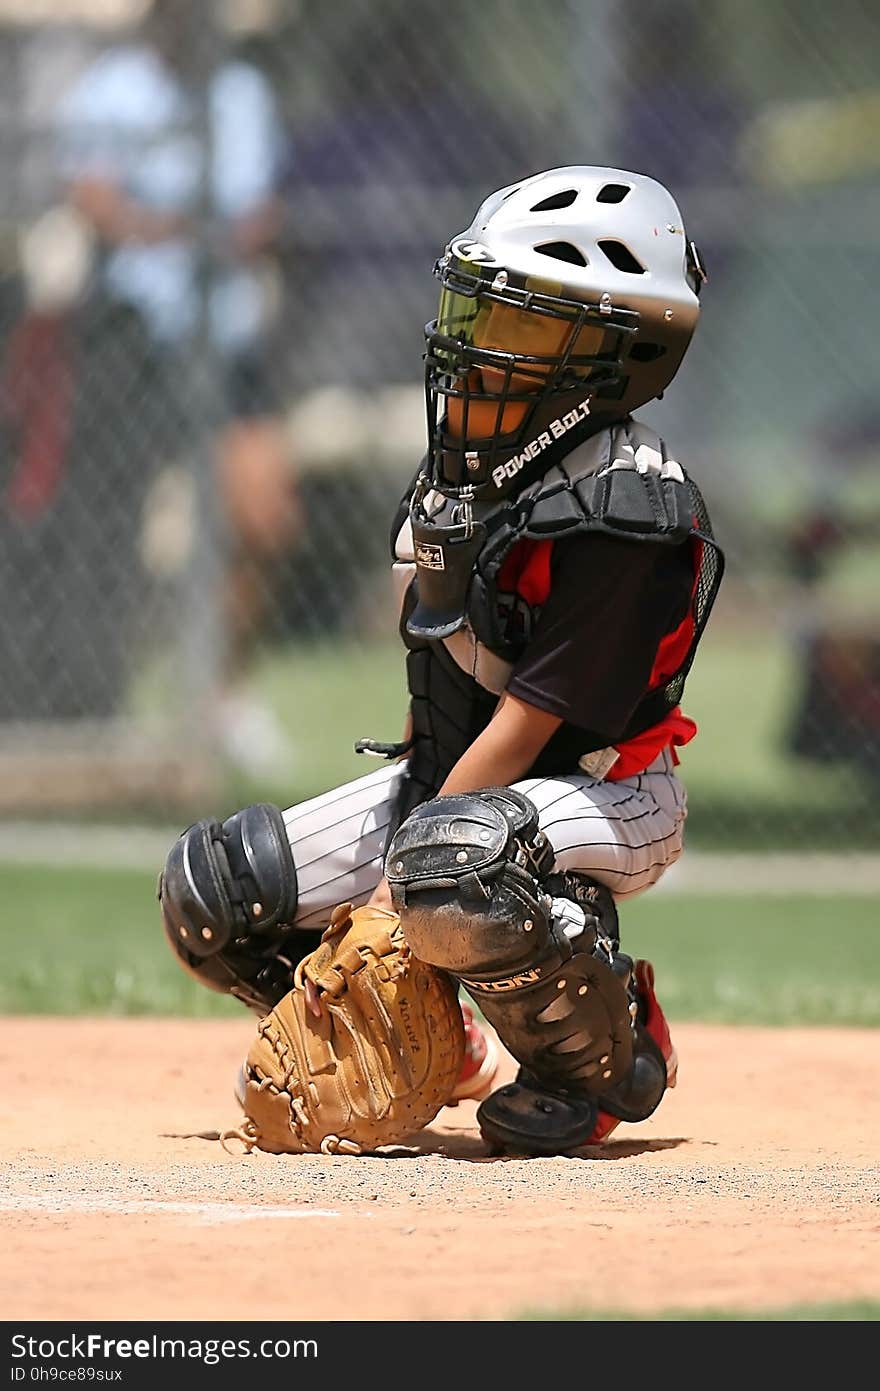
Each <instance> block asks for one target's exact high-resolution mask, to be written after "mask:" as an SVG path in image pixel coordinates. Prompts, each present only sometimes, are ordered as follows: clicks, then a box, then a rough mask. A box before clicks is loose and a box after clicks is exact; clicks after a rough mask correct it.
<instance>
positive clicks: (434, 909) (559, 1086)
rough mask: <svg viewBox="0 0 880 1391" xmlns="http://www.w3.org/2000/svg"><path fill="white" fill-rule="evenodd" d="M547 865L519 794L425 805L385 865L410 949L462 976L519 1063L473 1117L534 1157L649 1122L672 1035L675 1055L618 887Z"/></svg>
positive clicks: (496, 791)
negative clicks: (616, 894)
mask: <svg viewBox="0 0 880 1391" xmlns="http://www.w3.org/2000/svg"><path fill="white" fill-rule="evenodd" d="M552 866H553V851H552V848H551V847H550V845H549V843H548V842H547V840H546V837H545V836H544V835H543V834H542V833H541V832H540V831H539V829H538V821H537V813H536V811H535V808H534V806H533V805H532V803H531V802H529V801H528V799H527V798H526V797H523V796H522V795H521V794H520V793H518V792H515V791H513V790H512V789H510V788H485V789H482V790H481V791H479V792H474V793H468V794H462V795H459V796H452V797H437V798H434V800H433V801H431V802H426V803H425V804H424V805H423V806H421V807H419V808H417V809H416V811H414V812H413V813H412V814H411V816H410V817H409V818H408V819H407V820H406V821H405V822H404V823H403V824H402V825H401V827H400V828H399V829H398V831H397V832H396V834H395V836H394V837H393V839H392V841H391V843H390V845H389V848H388V854H387V857H386V865H385V872H386V875H387V878H388V882H389V884H390V886H391V893H392V898H393V901H394V905H395V907H396V908H397V911H398V912H399V913H400V917H401V925H402V927H403V930H404V933H405V935H406V938H407V941H408V942H409V944H410V946H411V947H412V950H413V951H414V952H415V953H416V955H417V956H419V957H420V958H421V959H422V960H424V961H428V962H430V963H431V964H433V965H435V966H438V967H440V968H441V969H443V970H446V971H448V972H450V974H453V975H454V976H456V977H457V978H458V979H459V980H460V981H461V982H462V984H463V985H464V986H465V987H466V988H467V990H468V991H469V992H470V993H471V994H472V995H473V996H474V998H475V999H476V1000H477V1001H478V1002H479V1005H480V1008H481V1009H482V1011H483V1014H484V1015H485V1016H486V1018H487V1019H488V1020H489V1022H490V1023H491V1024H493V1025H494V1027H495V1029H496V1030H497V1032H498V1035H499V1037H500V1038H501V1040H502V1042H503V1043H504V1044H505V1046H506V1047H507V1049H508V1050H509V1052H510V1053H512V1054H513V1056H514V1057H515V1058H516V1059H517V1061H518V1062H519V1063H520V1064H521V1068H520V1073H519V1075H518V1078H517V1081H516V1082H515V1083H512V1084H511V1085H510V1086H508V1087H503V1088H501V1089H500V1090H499V1091H497V1092H495V1093H494V1094H493V1095H492V1096H490V1097H489V1098H488V1100H487V1101H484V1102H483V1104H482V1105H481V1107H480V1109H479V1111H478V1113H477V1115H478V1120H479V1123H480V1128H481V1130H482V1132H483V1135H484V1136H485V1138H486V1139H487V1140H488V1141H489V1143H490V1144H491V1145H493V1146H494V1147H496V1148H500V1149H513V1150H516V1151H517V1152H520V1153H529V1154H560V1153H565V1152H566V1151H568V1150H571V1149H576V1148H578V1147H579V1146H581V1145H584V1144H588V1143H595V1142H596V1141H597V1140H599V1139H602V1138H604V1136H605V1135H606V1134H608V1133H609V1132H610V1130H611V1129H613V1126H614V1125H615V1124H616V1123H617V1121H619V1120H625V1121H638V1120H644V1119H645V1118H646V1117H647V1116H649V1115H650V1114H651V1113H652V1112H653V1111H654V1109H655V1108H656V1107H657V1105H658V1104H659V1102H660V1100H661V1098H662V1096H663V1093H664V1091H665V1089H666V1086H667V1085H668V1076H667V1065H666V1056H665V1053H666V1049H665V1048H664V1046H663V1042H662V1041H658V1037H662V1034H663V1031H665V1043H666V1045H668V1050H669V1055H670V1056H671V1045H669V1039H668V1030H666V1028H665V1020H663V1017H662V1013H661V1012H660V1010H659V1006H658V1005H657V1004H656V997H655V996H654V994H653V976H652V973H651V971H650V967H649V966H648V964H647V963H644V962H639V963H638V964H637V965H634V963H633V961H632V959H631V958H630V957H628V956H626V955H624V954H623V953H622V952H620V950H619V938H618V932H617V914H616V910H615V907H614V901H613V899H612V897H611V895H610V893H609V892H608V890H607V889H604V888H603V887H602V886H600V885H598V884H595V883H592V882H591V881H589V880H587V879H584V878H582V877H578V876H573V875H562V874H553V873H552ZM640 975H641V977H642V979H641V980H640V979H639V976H640ZM649 1016H650V1017H649ZM661 1022H662V1030H661V1027H660V1024H661Z"/></svg>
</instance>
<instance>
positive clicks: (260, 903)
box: [158, 803, 317, 1015]
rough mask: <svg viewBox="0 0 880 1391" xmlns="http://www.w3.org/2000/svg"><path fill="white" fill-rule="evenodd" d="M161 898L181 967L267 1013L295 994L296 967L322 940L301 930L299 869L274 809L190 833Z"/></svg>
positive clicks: (170, 866)
mask: <svg viewBox="0 0 880 1391" xmlns="http://www.w3.org/2000/svg"><path fill="white" fill-rule="evenodd" d="M158 898H159V902H160V904H161V908H162V919H163V923H164V926H165V933H166V935H167V937H168V941H169V943H170V945H171V948H172V950H173V951H174V953H175V955H176V956H177V958H178V960H179V961H180V963H181V965H182V966H183V967H184V968H185V969H186V970H187V971H189V972H190V973H191V974H192V975H194V976H195V977H196V979H197V980H199V981H201V982H202V984H203V985H206V986H208V988H209V989H211V990H217V991H221V992H223V993H224V994H229V995H234V996H235V997H236V998H237V999H239V1000H241V1001H242V1003H243V1004H246V1005H248V1006H249V1008H251V1009H253V1010H255V1011H256V1012H257V1013H258V1014H260V1015H265V1014H267V1013H268V1012H269V1010H271V1009H272V1007H273V1005H275V1004H276V1003H277V1002H278V1000H280V999H281V998H282V996H284V995H285V994H286V993H287V991H288V990H290V988H291V986H292V985H293V972H294V967H295V966H296V963H297V962H298V960H299V959H300V957H302V956H303V954H304V953H305V952H307V951H309V950H311V948H312V947H313V946H314V945H315V942H316V941H317V936H316V935H315V934H312V935H309V934H307V933H302V932H300V931H298V930H297V929H295V928H294V927H293V919H294V915H295V913H296V905H297V879H296V867H295V865H294V862H293V856H292V854H291V851H290V846H289V844H288V841H287V833H286V831H285V827H284V819H283V817H282V815H281V812H280V810H279V809H278V807H275V806H272V805H271V804H270V803H260V804H258V805H256V806H251V807H245V808H244V810H243V811H239V812H236V813H235V815H234V816H230V817H229V818H228V819H227V820H226V821H224V822H223V823H222V824H221V823H220V822H219V821H210V820H207V821H199V822H197V823H196V824H195V825H193V826H190V827H188V829H187V830H185V831H184V832H183V834H182V835H181V836H179V837H178V839H177V840H176V841H175V843H174V845H173V846H172V847H171V850H170V852H169V854H168V858H167V860H166V862H165V867H164V869H163V870H162V872H161V874H160V875H159V884H158Z"/></svg>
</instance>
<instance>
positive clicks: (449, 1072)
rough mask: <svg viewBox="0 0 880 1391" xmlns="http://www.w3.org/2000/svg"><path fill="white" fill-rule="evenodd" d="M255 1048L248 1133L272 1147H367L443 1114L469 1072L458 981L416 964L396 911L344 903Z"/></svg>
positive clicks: (249, 1069)
mask: <svg viewBox="0 0 880 1391" xmlns="http://www.w3.org/2000/svg"><path fill="white" fill-rule="evenodd" d="M294 982H295V984H294V988H293V989H292V990H291V991H290V992H289V993H288V994H287V995H285V996H284V999H283V1000H281V1001H279V1003H278V1004H277V1005H276V1006H275V1008H274V1009H273V1010H272V1012H271V1014H269V1015H268V1016H267V1017H266V1018H265V1019H263V1020H262V1021H261V1023H260V1025H259V1028H258V1030H257V1037H256V1039H255V1040H254V1042H253V1044H252V1045H251V1048H250V1051H249V1052H248V1055H247V1061H246V1062H245V1066H244V1072H243V1078H242V1081H243V1089H242V1092H241V1094H240V1100H241V1102H242V1105H243V1107H244V1110H245V1113H246V1117H247V1119H246V1120H245V1122H244V1125H243V1127H242V1130H241V1132H239V1134H240V1137H241V1138H242V1139H243V1140H244V1141H245V1142H246V1143H247V1144H249V1146H251V1147H254V1146H256V1147H258V1148H259V1149H263V1150H269V1151H270V1152H271V1153H273V1154H283V1153H287V1152H291V1153H296V1154H299V1153H314V1152H316V1151H321V1152H322V1153H324V1154H335V1153H344V1154H361V1153H363V1152H366V1151H370V1150H375V1149H377V1148H378V1147H379V1146H380V1145H389V1144H396V1143H397V1142H398V1141H400V1140H402V1139H403V1138H404V1136H406V1135H410V1134H412V1133H413V1132H414V1131H416V1130H420V1129H421V1128H422V1126H425V1125H427V1124H428V1123H429V1121H432V1120H433V1119H434V1117H435V1116H436V1114H437V1112H438V1111H439V1110H440V1108H441V1107H442V1106H444V1105H445V1104H446V1102H447V1101H448V1100H449V1098H450V1096H451V1094H452V1090H453V1088H454V1086H455V1083H456V1081H457V1080H458V1075H459V1072H460V1071H461V1065H462V1059H463V1054H464V1026H463V1023H462V1017H461V1009H460V1007H459V1004H458V998H457V989H456V987H455V985H454V984H453V983H452V982H451V980H450V979H449V977H448V976H446V975H444V974H443V973H442V972H440V971H438V970H436V969H435V968H434V967H433V966H428V965H426V964H425V963H424V962H421V961H418V960H416V959H415V958H414V957H413V956H412V954H411V952H410V950H409V947H408V946H407V945H406V943H405V941H404V938H403V933H402V931H401V928H400V920H399V918H398V916H397V914H396V913H392V912H387V911H385V910H384V909H382V908H370V907H365V908H355V909H352V907H351V904H348V903H345V904H341V905H340V907H338V908H337V909H336V910H335V911H334V913H333V916H332V918H331V920H330V926H329V927H328V928H327V931H326V932H325V933H324V936H323V937H322V938H321V944H320V946H319V947H318V948H317V950H316V951H314V952H312V954H311V955H310V956H307V957H306V958H305V960H303V961H302V962H300V964H299V966H298V967H297V969H296V973H295V975H294Z"/></svg>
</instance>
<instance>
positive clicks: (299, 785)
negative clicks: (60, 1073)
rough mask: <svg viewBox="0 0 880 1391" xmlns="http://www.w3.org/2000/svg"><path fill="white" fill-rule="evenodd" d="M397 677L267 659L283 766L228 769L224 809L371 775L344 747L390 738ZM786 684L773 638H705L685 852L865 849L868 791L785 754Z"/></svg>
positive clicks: (787, 664)
mask: <svg viewBox="0 0 880 1391" xmlns="http://www.w3.org/2000/svg"><path fill="white" fill-rule="evenodd" d="M404 679H405V678H404V666H403V654H402V649H401V647H400V645H399V644H398V643H397V642H395V641H389V642H379V643H377V644H375V645H372V646H370V647H369V648H367V647H366V646H362V645H354V644H352V643H339V642H327V643H303V644H300V645H298V646H296V647H291V648H288V649H279V650H277V651H276V652H274V653H273V654H271V655H269V656H267V657H266V658H265V659H264V661H263V662H262V663H261V665H260V667H259V671H258V685H259V687H260V688H261V690H262V691H263V693H264V694H265V696H266V698H267V699H268V701H269V702H270V704H271V705H272V706H273V708H274V709H275V710H276V711H277V712H278V715H279V717H280V719H281V720H282V722H283V723H284V724H285V726H286V728H287V730H288V732H289V734H290V737H291V740H292V742H293V744H294V746H295V750H296V754H295V760H294V765H293V766H292V767H291V768H289V769H279V775H278V778H277V779H269V780H268V781H266V780H259V781H258V780H254V779H247V778H244V777H241V776H236V775H234V774H230V775H229V777H228V780H227V786H226V788H225V791H224V797H223V801H224V805H225V806H228V807H229V808H233V807H236V806H240V805H244V804H245V803H247V802H249V801H257V800H264V799H265V800H267V801H276V802H279V803H281V804H282V805H285V806H288V805H290V804H292V803H293V802H295V801H300V800H302V799H303V798H305V797H310V796H314V795H316V794H317V793H319V792H323V791H325V790H326V789H327V788H329V787H334V786H337V785H338V784H340V783H343V782H346V781H348V780H349V779H351V778H357V777H360V776H361V775H363V774H364V773H369V772H372V771H373V769H374V768H375V767H376V766H377V765H376V764H375V762H374V761H373V760H372V759H369V758H365V757H363V756H359V755H357V754H355V753H354V749H353V745H354V742H355V740H356V739H358V738H360V737H361V736H363V735H370V736H372V737H374V738H378V739H385V740H393V739H396V738H398V737H399V732H400V729H401V727H402V724H403V718H404V712H405V709H406V692H405V685H404ZM794 680H795V672H794V667H793V661H792V656H791V653H790V650H789V648H788V646H787V645H786V644H785V643H784V642H783V641H781V639H780V638H779V637H778V636H774V635H772V634H768V633H766V632H765V633H763V634H761V633H758V634H754V635H739V634H736V633H734V632H732V631H730V630H729V629H728V630H724V629H722V630H721V632H720V633H718V634H716V633H714V632H712V631H710V632H709V633H708V634H707V636H706V638H705V640H704V643H703V647H702V648H701V650H700V653H699V656H698V659H697V662H696V663H695V666H694V670H693V672H692V673H691V676H690V677H689V679H688V686H687V692H686V697H685V700H684V709H685V711H686V712H687V713H688V714H690V715H691V716H692V717H693V718H694V719H695V720H696V721H697V723H698V724H699V726H700V734H699V735H698V737H697V739H695V740H694V741H693V743H692V744H690V745H688V747H687V748H685V749H683V750H682V763H681V774H682V777H683V778H684V780H685V782H686V784H687V787H688V793H689V799H690V809H691V815H690V821H689V826H688V838H689V843H690V844H691V845H693V846H698V847H705V848H712V849H732V848H737V847H738V848H756V849H763V848H766V847H767V846H768V845H774V846H779V847H781V846H786V847H789V848H803V847H818V846H823V847H828V848H830V847H833V846H835V845H838V846H845V847H847V848H856V847H861V848H863V849H874V848H876V846H877V844H878V841H880V797H878V796H877V792H876V789H873V790H872V789H871V787H870V785H869V784H868V783H867V781H866V779H864V778H862V777H861V775H860V773H859V771H858V770H857V769H853V768H851V767H848V766H847V765H844V764H830V763H829V764H824V765H823V764H815V763H813V762H811V761H805V760H803V759H799V758H795V757H793V756H791V755H790V754H789V753H788V752H787V751H786V749H785V746H784V745H785V727H786V721H787V719H788V716H789V711H790V706H791V702H792V699H793V689H794V686H793V683H794ZM196 813H197V814H198V815H202V814H204V812H203V809H196Z"/></svg>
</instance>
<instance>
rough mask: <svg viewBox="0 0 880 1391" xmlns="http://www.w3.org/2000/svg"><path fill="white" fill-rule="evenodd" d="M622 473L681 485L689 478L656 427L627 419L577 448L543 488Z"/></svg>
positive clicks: (604, 429) (590, 438) (568, 484)
mask: <svg viewBox="0 0 880 1391" xmlns="http://www.w3.org/2000/svg"><path fill="white" fill-rule="evenodd" d="M621 471H622V472H630V473H634V474H640V475H642V476H644V477H654V478H659V479H664V480H669V481H672V482H682V483H683V482H685V481H686V479H687V477H688V475H687V473H686V471H685V468H684V466H683V464H682V463H681V462H680V459H679V457H678V455H677V453H676V452H675V451H674V450H673V449H672V448H671V447H670V445H669V443H668V442H667V440H666V439H665V438H664V437H663V436H662V435H660V434H659V433H658V432H657V431H656V430H655V429H654V428H653V426H651V425H648V424H647V423H646V422H645V421H643V420H637V419H635V417H634V416H626V417H625V418H624V419H623V420H615V421H612V422H610V423H609V424H608V425H605V426H604V427H603V428H602V429H601V430H597V431H596V433H595V434H593V435H590V436H589V438H588V439H586V440H584V441H583V442H582V443H581V444H579V445H577V446H576V447H575V448H574V449H573V450H572V451H571V453H570V454H568V455H567V456H566V457H565V459H563V460H562V462H561V464H559V465H558V466H557V467H556V468H555V469H551V470H550V471H549V472H548V473H547V474H546V475H545V477H544V487H545V488H546V487H548V486H549V487H553V486H554V485H555V484H564V485H565V486H567V487H571V486H573V485H575V484H577V483H578V482H580V481H581V480H585V479H588V478H595V477H598V476H599V475H605V474H607V473H610V472H621Z"/></svg>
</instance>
